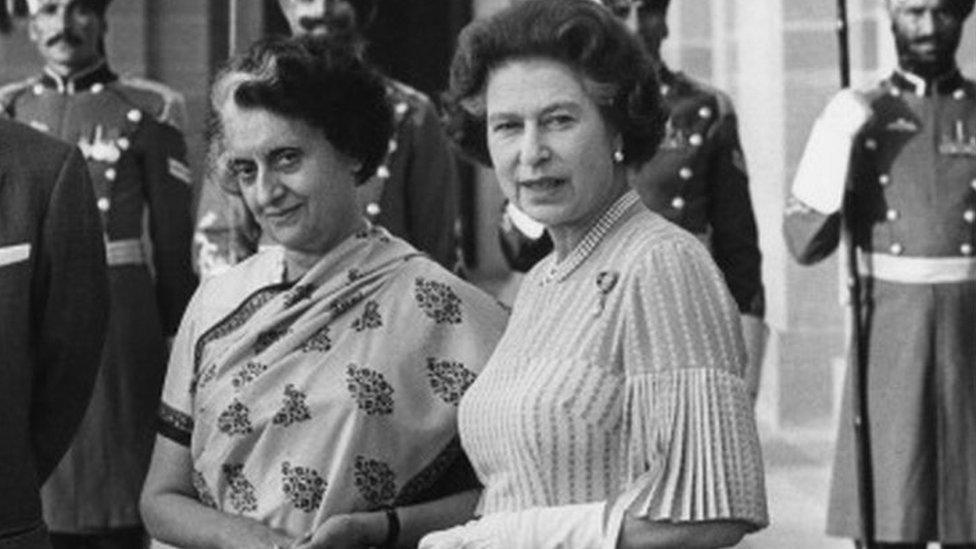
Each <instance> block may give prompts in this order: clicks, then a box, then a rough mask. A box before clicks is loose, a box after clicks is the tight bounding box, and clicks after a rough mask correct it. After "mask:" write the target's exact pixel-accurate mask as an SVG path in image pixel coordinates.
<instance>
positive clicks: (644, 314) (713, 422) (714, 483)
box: [623, 238, 768, 528]
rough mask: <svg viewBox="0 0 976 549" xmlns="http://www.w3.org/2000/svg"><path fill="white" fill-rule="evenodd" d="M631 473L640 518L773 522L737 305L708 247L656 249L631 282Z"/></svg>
mask: <svg viewBox="0 0 976 549" xmlns="http://www.w3.org/2000/svg"><path fill="white" fill-rule="evenodd" d="M626 299H627V300H628V301H627V302H626V303H625V308H626V310H627V314H626V327H625V338H624V339H625V342H626V344H625V346H624V368H625V373H626V382H625V383H626V388H625V390H626V393H625V395H626V396H625V413H626V416H625V423H624V425H625V437H624V442H623V444H625V445H626V446H627V447H626V448H625V451H624V455H625V456H626V464H625V473H626V475H627V477H626V478H628V479H629V480H630V482H631V486H630V488H631V490H637V491H639V495H637V497H636V499H635V500H634V501H633V503H632V504H631V506H630V511H631V512H632V513H634V514H635V515H637V516H641V517H647V518H649V519H651V520H662V521H673V522H684V521H705V520H742V521H746V522H749V523H751V524H753V525H754V526H755V527H756V528H761V527H762V526H765V525H766V524H767V523H768V516H767V511H766V497H765V486H764V480H763V464H762V455H761V451H760V446H759V437H758V433H757V429H756V421H755V415H754V412H753V405H752V400H751V398H750V397H749V395H748V391H747V388H746V384H745V381H744V379H743V376H742V374H743V369H744V365H745V359H746V357H745V349H744V345H743V342H742V337H741V332H740V329H739V316H738V310H737V308H736V304H735V302H734V300H733V299H732V297H731V296H730V294H729V292H728V290H727V289H726V287H725V285H724V281H723V279H722V277H721V274H720V273H719V271H718V269H717V268H716V267H715V265H714V263H713V262H712V260H711V258H710V257H709V256H708V253H707V251H706V250H705V249H704V247H702V246H700V245H698V243H697V242H693V241H691V239H690V238H689V239H682V238H677V239H674V240H673V241H669V242H663V243H660V244H658V245H655V246H653V247H652V249H651V251H650V253H649V254H647V255H646V256H645V257H644V258H643V259H642V263H641V266H640V268H639V269H637V276H635V278H634V279H633V280H631V281H630V284H628V292H627V298H626Z"/></svg>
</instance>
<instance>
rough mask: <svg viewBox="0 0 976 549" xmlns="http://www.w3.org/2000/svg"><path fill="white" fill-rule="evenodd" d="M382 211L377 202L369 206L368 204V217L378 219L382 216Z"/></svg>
mask: <svg viewBox="0 0 976 549" xmlns="http://www.w3.org/2000/svg"><path fill="white" fill-rule="evenodd" d="M380 211H381V209H380V205H379V204H377V203H376V202H370V203H369V204H366V215H368V216H370V217H376V216H378V215H380Z"/></svg>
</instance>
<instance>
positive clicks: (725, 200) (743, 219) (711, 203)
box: [706, 96, 765, 318]
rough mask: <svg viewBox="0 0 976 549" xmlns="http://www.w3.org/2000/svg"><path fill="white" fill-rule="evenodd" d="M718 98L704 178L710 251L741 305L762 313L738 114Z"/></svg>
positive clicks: (744, 310) (758, 257)
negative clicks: (710, 239)
mask: <svg viewBox="0 0 976 549" xmlns="http://www.w3.org/2000/svg"><path fill="white" fill-rule="evenodd" d="M718 99H719V113H718V119H717V120H716V122H715V124H714V125H713V126H712V128H711V129H710V135H709V140H710V142H711V146H712V147H713V150H712V154H711V157H710V161H709V166H708V177H707V180H706V184H707V185H708V194H709V196H708V212H707V215H708V223H709V225H711V227H712V255H713V257H714V258H715V263H716V264H717V265H718V267H719V269H720V270H721V271H722V275H723V276H724V277H725V283H726V284H727V285H728V287H729V290H730V291H731V293H732V297H733V298H735V302H736V304H737V305H738V306H739V311H740V312H741V313H742V314H748V315H753V316H755V317H757V318H762V317H763V315H764V314H765V300H764V297H763V284H762V269H761V261H762V254H761V253H760V251H759V233H758V229H757V228H756V215H755V213H754V210H753V207H752V199H751V197H750V196H749V175H748V172H747V170H746V163H745V155H744V154H743V152H742V144H741V142H740V140H739V128H738V120H737V119H736V115H735V111H734V110H733V109H732V105H731V103H730V102H729V101H728V99H727V98H725V97H722V96H719V98H718Z"/></svg>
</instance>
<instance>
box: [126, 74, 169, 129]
mask: <svg viewBox="0 0 976 549" xmlns="http://www.w3.org/2000/svg"><path fill="white" fill-rule="evenodd" d="M116 89H118V90H119V91H120V92H121V93H122V94H123V95H124V96H125V99H127V100H128V101H129V102H130V103H131V104H132V105H133V106H134V107H136V108H138V109H140V110H142V111H145V112H146V113H148V114H150V115H152V116H153V117H154V118H155V119H156V120H158V121H159V122H162V123H163V124H169V125H171V126H174V127H175V128H176V129H178V130H180V131H183V130H184V129H185V128H186V99H184V98H183V94H181V93H180V92H178V91H176V90H174V89H173V88H170V87H169V86H167V85H165V84H162V83H159V82H155V81H153V80H147V79H145V78H136V77H131V76H122V77H120V78H119V86H117V87H116Z"/></svg>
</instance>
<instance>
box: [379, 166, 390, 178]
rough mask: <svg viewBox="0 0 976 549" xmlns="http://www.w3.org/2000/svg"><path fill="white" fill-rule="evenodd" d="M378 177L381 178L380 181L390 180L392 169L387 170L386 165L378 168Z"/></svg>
mask: <svg viewBox="0 0 976 549" xmlns="http://www.w3.org/2000/svg"><path fill="white" fill-rule="evenodd" d="M376 177H379V178H380V179H389V178H390V168H387V167H386V165H385V164H384V165H382V166H380V167H379V168H376Z"/></svg>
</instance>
